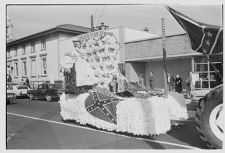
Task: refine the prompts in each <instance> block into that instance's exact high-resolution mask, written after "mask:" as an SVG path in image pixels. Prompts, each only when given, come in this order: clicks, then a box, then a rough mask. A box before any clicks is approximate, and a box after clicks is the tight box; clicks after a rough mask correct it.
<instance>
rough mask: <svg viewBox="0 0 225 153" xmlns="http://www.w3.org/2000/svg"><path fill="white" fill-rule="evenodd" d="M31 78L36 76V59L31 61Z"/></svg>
mask: <svg viewBox="0 0 225 153" xmlns="http://www.w3.org/2000/svg"><path fill="white" fill-rule="evenodd" d="M31 76H36V59H35V58H33V59H31Z"/></svg>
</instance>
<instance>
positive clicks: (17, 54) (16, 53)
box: [14, 47, 18, 56]
mask: <svg viewBox="0 0 225 153" xmlns="http://www.w3.org/2000/svg"><path fill="white" fill-rule="evenodd" d="M17 55H18V53H17V47H16V48H15V54H14V56H17Z"/></svg>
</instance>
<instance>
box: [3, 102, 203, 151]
mask: <svg viewBox="0 0 225 153" xmlns="http://www.w3.org/2000/svg"><path fill="white" fill-rule="evenodd" d="M190 114H191V115H190V116H192V115H193V112H190ZM6 125H7V131H6V139H7V140H6V142H7V143H6V148H7V149H198V148H199V149H205V147H204V145H203V143H202V141H201V140H200V138H199V135H198V133H197V130H196V128H195V123H194V121H192V120H191V121H188V122H184V124H183V125H182V126H178V127H173V128H172V129H171V130H170V131H168V132H167V134H164V135H159V136H153V137H150V136H145V137H143V136H141V137H136V136H133V135H130V134H125V133H113V132H106V131H102V130H97V129H95V128H93V127H90V126H81V125H79V124H77V123H75V122H74V121H70V122H64V121H62V119H61V116H60V106H59V103H58V102H48V103H47V102H46V101H41V100H34V101H30V100H29V99H16V100H15V101H14V102H13V103H12V104H10V105H7V124H6Z"/></svg>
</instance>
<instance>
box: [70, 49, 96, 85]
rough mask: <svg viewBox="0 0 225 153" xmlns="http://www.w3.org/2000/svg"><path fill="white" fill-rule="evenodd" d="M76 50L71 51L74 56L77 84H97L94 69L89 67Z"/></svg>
mask: <svg viewBox="0 0 225 153" xmlns="http://www.w3.org/2000/svg"><path fill="white" fill-rule="evenodd" d="M76 50H77V49H75V51H73V52H72V56H74V57H76V59H75V70H76V82H77V86H84V85H94V84H97V82H98V81H97V78H96V77H95V72H94V69H92V68H91V66H90V64H89V63H88V62H87V61H86V60H85V59H84V58H83V57H82V55H81V54H80V53H78V52H77V51H76Z"/></svg>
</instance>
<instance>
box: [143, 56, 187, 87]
mask: <svg viewBox="0 0 225 153" xmlns="http://www.w3.org/2000/svg"><path fill="white" fill-rule="evenodd" d="M150 71H152V72H153V74H154V86H155V88H163V71H162V61H151V62H148V63H146V78H147V79H146V86H147V88H149V81H148V78H149V73H150ZM167 71H168V73H170V75H171V76H173V77H174V78H175V77H176V75H177V74H179V75H180V77H181V79H182V80H183V81H182V87H183V89H186V88H187V85H186V82H185V81H186V79H187V78H188V74H189V72H190V71H191V57H189V58H177V59H171V60H168V61H167Z"/></svg>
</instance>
